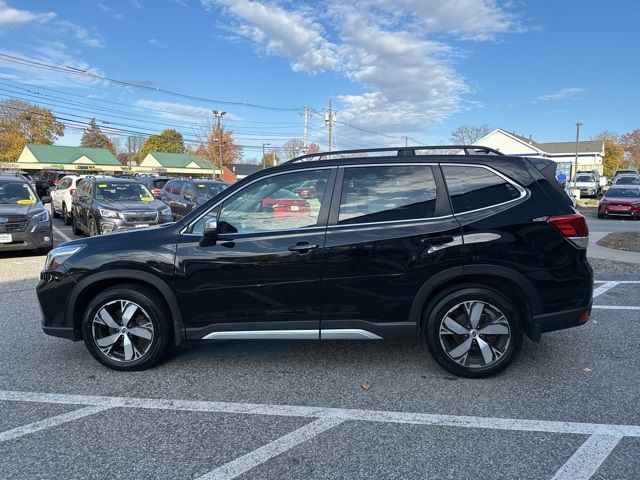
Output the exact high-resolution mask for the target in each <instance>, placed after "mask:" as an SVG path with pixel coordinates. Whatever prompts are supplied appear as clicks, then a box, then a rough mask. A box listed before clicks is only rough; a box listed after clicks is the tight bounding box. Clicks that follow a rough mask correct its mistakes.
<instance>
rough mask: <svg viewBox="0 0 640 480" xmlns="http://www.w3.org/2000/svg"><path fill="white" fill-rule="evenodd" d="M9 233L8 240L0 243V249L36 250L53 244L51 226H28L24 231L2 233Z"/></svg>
mask: <svg viewBox="0 0 640 480" xmlns="http://www.w3.org/2000/svg"><path fill="white" fill-rule="evenodd" d="M0 235H11V241H10V242H7V243H5V242H2V243H0V251H9V250H36V249H38V248H49V247H52V246H53V230H52V228H51V226H50V225H49V226H35V227H32V226H29V228H28V229H27V230H26V231H24V232H11V233H2V234H0Z"/></svg>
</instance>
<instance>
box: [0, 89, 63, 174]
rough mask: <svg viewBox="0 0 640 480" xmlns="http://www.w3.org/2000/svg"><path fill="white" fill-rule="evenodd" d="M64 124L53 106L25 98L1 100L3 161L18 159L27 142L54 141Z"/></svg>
mask: <svg viewBox="0 0 640 480" xmlns="http://www.w3.org/2000/svg"><path fill="white" fill-rule="evenodd" d="M63 134H64V124H63V123H62V122H59V121H58V119H57V118H56V117H55V115H54V114H53V113H52V112H51V110H49V109H47V108H41V107H38V106H36V105H32V104H30V103H27V102H24V101H22V100H4V101H2V102H0V161H8V162H14V161H16V160H17V159H18V157H19V156H20V152H22V149H23V148H24V146H25V145H26V144H27V143H39V144H45V145H52V144H53V142H54V141H55V140H56V139H57V138H58V137H60V136H61V135H63Z"/></svg>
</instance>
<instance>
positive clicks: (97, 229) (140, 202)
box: [71, 177, 171, 236]
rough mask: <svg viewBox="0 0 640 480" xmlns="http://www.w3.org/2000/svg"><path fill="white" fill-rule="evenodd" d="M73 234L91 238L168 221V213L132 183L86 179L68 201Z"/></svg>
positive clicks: (98, 178) (161, 205) (118, 180)
mask: <svg viewBox="0 0 640 480" xmlns="http://www.w3.org/2000/svg"><path fill="white" fill-rule="evenodd" d="M71 198H72V200H71V210H72V211H71V217H72V226H73V233H74V234H76V235H82V234H84V233H88V234H89V235H91V236H95V235H100V234H102V233H110V232H120V231H123V230H129V229H132V228H143V227H149V226H151V225H161V224H163V223H167V222H170V221H171V210H170V209H169V207H167V206H166V205H165V204H164V203H162V202H161V201H159V200H156V199H154V198H153V195H151V192H150V191H149V189H148V188H147V187H145V186H144V185H142V184H141V183H140V182H138V181H135V180H129V179H123V178H111V177H86V178H84V179H83V180H81V181H80V182H79V183H78V184H77V188H76V191H75V192H74V193H73V196H72V197H71Z"/></svg>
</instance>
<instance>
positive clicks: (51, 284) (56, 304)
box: [36, 271, 81, 340]
mask: <svg viewBox="0 0 640 480" xmlns="http://www.w3.org/2000/svg"><path fill="white" fill-rule="evenodd" d="M76 285H77V283H76V281H75V280H74V278H73V277H72V276H71V275H69V274H67V273H65V272H57V271H43V272H41V273H40V282H39V283H38V286H37V287H36V294H37V296H38V303H39V304H40V311H41V313H42V330H43V331H44V333H46V334H47V335H51V336H53V337H60V338H67V339H70V340H80V339H81V335H80V332H79V331H76V329H75V328H74V325H73V323H68V319H67V318H66V316H65V311H66V306H67V301H68V299H69V296H70V295H71V292H72V291H73V289H74V288H75V286H76Z"/></svg>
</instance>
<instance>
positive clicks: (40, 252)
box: [38, 245, 53, 255]
mask: <svg viewBox="0 0 640 480" xmlns="http://www.w3.org/2000/svg"><path fill="white" fill-rule="evenodd" d="M52 249H53V245H50V246H48V247H41V248H38V255H46V254H47V253H49V252H50V251H51V250H52Z"/></svg>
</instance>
